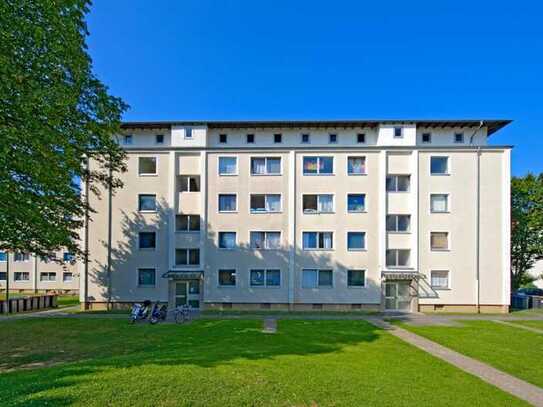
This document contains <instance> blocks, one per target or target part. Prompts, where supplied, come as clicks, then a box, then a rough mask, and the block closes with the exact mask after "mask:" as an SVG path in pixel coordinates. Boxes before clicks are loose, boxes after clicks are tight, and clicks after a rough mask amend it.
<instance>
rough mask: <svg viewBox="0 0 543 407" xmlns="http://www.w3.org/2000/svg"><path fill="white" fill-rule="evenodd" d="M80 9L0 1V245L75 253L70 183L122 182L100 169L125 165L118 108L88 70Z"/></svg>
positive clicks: (76, 1)
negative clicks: (117, 135) (117, 136)
mask: <svg viewBox="0 0 543 407" xmlns="http://www.w3.org/2000/svg"><path fill="white" fill-rule="evenodd" d="M88 6H89V2H88V1H86V0H64V1H60V0H57V1H51V0H28V1H24V0H18V1H16V0H4V1H2V2H0V249H8V250H24V251H31V252H34V253H37V254H39V255H44V254H46V253H47V252H50V251H53V250H58V249H60V248H63V247H65V248H67V249H68V250H69V251H71V252H74V253H77V254H81V250H80V249H79V247H78V244H77V243H78V239H79V230H80V229H81V227H82V224H83V217H84V214H85V210H86V207H85V203H84V202H83V201H82V200H81V191H80V188H79V181H80V180H88V181H89V182H90V184H91V186H92V185H94V186H95V185H97V184H98V183H100V184H102V185H107V184H108V182H111V184H112V185H113V186H115V187H118V186H120V185H121V184H120V181H119V179H117V178H115V177H113V178H112V179H111V180H110V179H109V178H110V177H109V169H110V168H111V170H112V173H113V174H115V173H118V172H120V171H124V170H125V166H124V152H123V151H122V149H121V148H119V146H118V145H117V144H116V142H115V141H114V138H113V137H112V136H113V134H115V133H116V132H117V131H118V129H119V125H120V119H121V115H122V113H123V111H124V110H125V109H126V108H127V105H125V104H124V102H123V101H122V100H121V99H119V98H116V97H112V96H110V95H109V94H108V91H107V88H106V87H105V86H104V85H103V84H102V83H101V82H100V81H99V80H98V79H97V78H96V77H95V76H94V75H93V74H92V66H91V59H90V57H89V55H88V54H87V52H86V45H85V39H86V36H87V35H88V32H87V27H86V23H85V20H84V17H85V14H86V13H87V12H88ZM87 157H88V158H92V160H93V162H94V163H95V164H94V165H93V168H92V170H91V171H90V172H87V171H86V166H85V162H86V158H87ZM91 189H92V190H93V191H94V192H96V193H97V188H95V187H91Z"/></svg>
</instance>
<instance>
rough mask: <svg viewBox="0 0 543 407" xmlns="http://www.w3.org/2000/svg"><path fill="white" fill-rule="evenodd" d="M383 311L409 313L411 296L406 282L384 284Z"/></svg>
mask: <svg viewBox="0 0 543 407" xmlns="http://www.w3.org/2000/svg"><path fill="white" fill-rule="evenodd" d="M385 310H387V311H406V312H407V311H410V310H411V294H410V292H409V282H408V281H394V282H391V281H389V282H386V283H385Z"/></svg>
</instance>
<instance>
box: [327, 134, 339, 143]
mask: <svg viewBox="0 0 543 407" xmlns="http://www.w3.org/2000/svg"><path fill="white" fill-rule="evenodd" d="M337 143H338V136H337V133H329V134H328V144H337Z"/></svg>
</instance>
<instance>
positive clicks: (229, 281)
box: [219, 269, 236, 287]
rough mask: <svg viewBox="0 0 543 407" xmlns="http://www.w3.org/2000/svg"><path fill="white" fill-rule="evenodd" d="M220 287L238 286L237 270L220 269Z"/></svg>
mask: <svg viewBox="0 0 543 407" xmlns="http://www.w3.org/2000/svg"><path fill="white" fill-rule="evenodd" d="M219 285H220V286H225V287H233V286H235V285H236V270H234V269H220V270H219Z"/></svg>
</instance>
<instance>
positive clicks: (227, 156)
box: [217, 155, 239, 177]
mask: <svg viewBox="0 0 543 407" xmlns="http://www.w3.org/2000/svg"><path fill="white" fill-rule="evenodd" d="M223 158H233V159H234V160H235V161H236V171H235V172H234V173H232V174H230V173H223V172H221V159H223ZM238 164H239V160H238V157H237V156H236V155H219V156H217V174H218V175H219V176H220V177H236V176H238V175H239V165H238Z"/></svg>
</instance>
